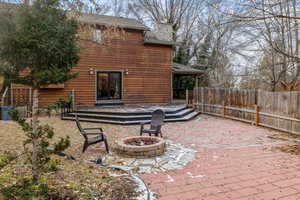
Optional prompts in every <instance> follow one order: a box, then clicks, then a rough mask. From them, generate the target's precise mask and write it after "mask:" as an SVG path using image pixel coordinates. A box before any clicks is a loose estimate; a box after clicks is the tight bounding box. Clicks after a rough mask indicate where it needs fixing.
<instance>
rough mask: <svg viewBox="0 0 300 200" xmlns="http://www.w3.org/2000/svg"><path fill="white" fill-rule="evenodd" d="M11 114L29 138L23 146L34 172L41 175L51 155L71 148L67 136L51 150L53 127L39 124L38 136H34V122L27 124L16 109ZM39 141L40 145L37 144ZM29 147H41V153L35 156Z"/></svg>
mask: <svg viewBox="0 0 300 200" xmlns="http://www.w3.org/2000/svg"><path fill="white" fill-rule="evenodd" d="M9 114H10V116H11V118H12V120H14V121H16V122H17V123H18V124H19V125H20V126H21V127H22V129H23V131H24V132H25V134H26V136H27V139H26V140H25V141H24V143H23V146H24V151H25V154H26V155H27V161H29V163H30V164H31V165H32V171H34V170H35V171H38V173H39V174H40V173H41V172H43V171H44V170H45V169H46V168H47V164H48V163H49V161H50V155H51V154H58V153H61V152H62V151H64V150H65V149H67V148H68V147H69V146H70V139H69V136H67V137H66V138H60V140H59V141H58V142H57V143H54V144H53V145H52V148H51V149H50V148H49V147H50V140H51V139H52V138H53V136H54V131H53V128H52V127H50V126H49V125H41V124H40V123H39V122H38V123H37V127H36V134H34V133H33V124H32V122H27V121H26V120H25V119H24V118H21V117H19V114H18V111H17V110H16V109H13V110H11V111H10V113H9ZM37 141H38V144H36V142H37ZM29 145H33V146H34V145H38V146H39V151H38V153H37V154H36V155H34V152H33V151H32V148H30V147H29ZM34 159H35V160H34Z"/></svg>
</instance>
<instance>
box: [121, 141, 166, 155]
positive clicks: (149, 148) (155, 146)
mask: <svg viewBox="0 0 300 200" xmlns="http://www.w3.org/2000/svg"><path fill="white" fill-rule="evenodd" d="M165 149H166V143H165V140H164V139H162V138H159V137H149V136H135V137H127V138H123V139H121V140H119V141H117V145H116V151H117V152H118V154H120V155H123V156H127V157H134V158H151V157H156V156H160V155H162V154H163V153H164V152H165Z"/></svg>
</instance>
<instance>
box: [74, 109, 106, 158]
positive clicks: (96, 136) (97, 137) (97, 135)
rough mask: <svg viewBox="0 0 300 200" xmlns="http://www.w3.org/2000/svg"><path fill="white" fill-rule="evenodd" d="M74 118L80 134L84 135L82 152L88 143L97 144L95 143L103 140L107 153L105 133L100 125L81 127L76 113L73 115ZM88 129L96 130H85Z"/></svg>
mask: <svg viewBox="0 0 300 200" xmlns="http://www.w3.org/2000/svg"><path fill="white" fill-rule="evenodd" d="M75 120H76V125H77V127H78V129H79V131H80V134H81V135H82V136H83V137H84V143H83V149H82V153H84V152H85V150H86V149H87V148H88V147H89V146H90V145H93V144H97V143H100V142H104V144H105V149H106V151H107V153H109V148H108V143H107V139H106V136H105V134H104V132H103V129H102V128H101V127H93V128H82V126H81V125H80V122H79V119H78V116H77V115H76V116H75ZM90 130H96V131H95V132H87V131H90ZM90 136H93V137H90Z"/></svg>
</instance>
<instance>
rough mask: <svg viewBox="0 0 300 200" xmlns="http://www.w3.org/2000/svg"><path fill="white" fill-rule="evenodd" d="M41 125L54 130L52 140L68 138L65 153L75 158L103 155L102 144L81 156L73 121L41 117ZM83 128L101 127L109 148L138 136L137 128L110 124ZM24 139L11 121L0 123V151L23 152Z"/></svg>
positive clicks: (94, 146)
mask: <svg viewBox="0 0 300 200" xmlns="http://www.w3.org/2000/svg"><path fill="white" fill-rule="evenodd" d="M40 122H41V123H43V124H44V123H47V124H49V125H50V126H52V127H53V128H54V130H55V137H54V140H57V139H59V138H60V137H65V136H70V140H71V146H70V147H69V148H68V149H67V150H66V152H65V153H67V154H71V155H72V156H74V157H75V158H78V159H84V160H91V159H95V158H99V157H101V156H102V155H103V154H105V148H104V145H103V144H101V143H100V144H96V145H93V146H90V147H89V148H88V149H87V151H86V152H85V153H84V154H82V153H81V150H82V144H83V141H84V140H83V137H82V136H81V135H80V133H79V131H78V128H77V127H76V124H75V123H74V122H73V121H63V120H60V119H59V118H58V117H50V118H48V117H42V118H40ZM82 126H83V127H98V126H100V127H102V128H103V129H104V132H105V133H106V135H107V138H108V143H109V146H110V148H113V147H114V141H115V140H116V139H118V138H123V137H127V136H133V135H138V134H139V128H140V127H139V126H119V125H110V124H95V123H82ZM24 139H25V136H24V133H23V131H22V130H21V128H20V127H19V126H18V124H16V123H15V122H12V121H0V151H6V150H8V151H13V152H20V151H22V150H23V141H24Z"/></svg>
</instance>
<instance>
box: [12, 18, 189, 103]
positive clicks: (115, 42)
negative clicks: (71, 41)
mask: <svg viewBox="0 0 300 200" xmlns="http://www.w3.org/2000/svg"><path fill="white" fill-rule="evenodd" d="M79 20H80V21H81V22H83V23H86V24H93V25H97V28H96V29H94V30H93V31H92V32H89V34H90V33H92V37H90V39H89V40H85V39H84V38H85V35H86V33H84V31H82V30H81V31H80V32H79V35H80V38H83V39H81V40H80V46H81V51H80V61H79V63H78V65H77V66H76V67H74V68H73V70H72V71H74V72H78V77H77V78H74V79H72V80H69V81H68V82H66V83H65V84H60V85H50V86H49V87H47V88H43V89H41V90H40V97H39V102H40V104H41V105H47V104H51V103H53V102H55V101H57V100H58V99H59V98H65V99H68V96H69V94H70V93H71V92H74V94H75V104H76V105H78V106H92V105H97V104H100V105H103V104H123V103H124V104H136V103H151V104H168V103H171V101H172V73H174V72H175V73H176V69H174V70H172V49H173V45H174V42H172V28H171V26H170V25H168V24H157V25H156V26H155V29H154V30H153V31H150V29H149V28H148V27H146V26H145V25H143V24H142V23H140V22H139V21H137V20H135V19H128V18H122V17H113V16H105V15H93V14H83V15H82V16H81V17H80V18H79ZM109 27H119V28H121V30H122V37H116V38H113V39H112V40H111V41H110V42H107V43H106V41H103V40H104V35H105V34H106V33H105V31H107V30H109ZM81 35H82V36H83V37H81ZM106 35H107V34H106ZM172 71H173V72H172ZM193 73H194V72H193ZM12 87H13V88H19V87H23V86H19V85H13V86H12Z"/></svg>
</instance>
